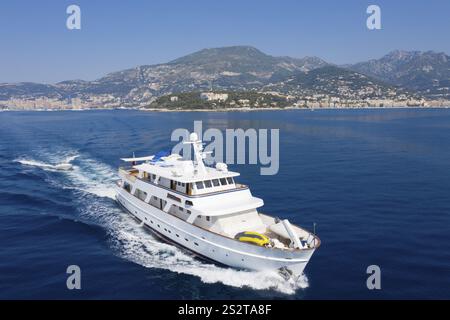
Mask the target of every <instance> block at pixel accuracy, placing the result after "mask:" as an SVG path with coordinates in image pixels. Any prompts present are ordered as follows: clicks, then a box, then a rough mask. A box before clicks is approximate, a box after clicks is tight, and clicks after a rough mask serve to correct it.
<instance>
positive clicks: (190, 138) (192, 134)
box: [189, 132, 198, 142]
mask: <svg viewBox="0 0 450 320" xmlns="http://www.w3.org/2000/svg"><path fill="white" fill-rule="evenodd" d="M189 140H190V141H192V142H193V141H197V140H198V135H197V134H196V133H195V132H192V133H191V134H190V135H189Z"/></svg>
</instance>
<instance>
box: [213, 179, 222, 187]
mask: <svg viewBox="0 0 450 320" xmlns="http://www.w3.org/2000/svg"><path fill="white" fill-rule="evenodd" d="M212 183H213V185H214V187H218V186H220V182H219V179H214V180H213V181H212Z"/></svg>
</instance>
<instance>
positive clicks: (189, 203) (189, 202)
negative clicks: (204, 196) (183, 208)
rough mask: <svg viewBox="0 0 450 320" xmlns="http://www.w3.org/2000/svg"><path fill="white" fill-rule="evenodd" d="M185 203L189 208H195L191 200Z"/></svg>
mask: <svg viewBox="0 0 450 320" xmlns="http://www.w3.org/2000/svg"><path fill="white" fill-rule="evenodd" d="M185 203H186V205H187V206H193V205H194V204H193V203H192V201H191V200H186V202H185Z"/></svg>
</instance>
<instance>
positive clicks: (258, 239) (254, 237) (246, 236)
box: [234, 231, 270, 247]
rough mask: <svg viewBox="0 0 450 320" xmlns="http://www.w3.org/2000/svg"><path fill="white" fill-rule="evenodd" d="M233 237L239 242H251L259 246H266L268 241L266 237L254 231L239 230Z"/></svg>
mask: <svg viewBox="0 0 450 320" xmlns="http://www.w3.org/2000/svg"><path fill="white" fill-rule="evenodd" d="M234 238H235V239H236V240H239V241H241V242H246V243H251V244H255V245H257V246H261V247H263V246H266V245H268V244H269V243H270V240H269V238H268V237H266V236H265V235H263V234H260V233H258V232H254V231H244V232H239V233H238V234H236V235H235V236H234Z"/></svg>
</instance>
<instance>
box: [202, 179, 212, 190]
mask: <svg viewBox="0 0 450 320" xmlns="http://www.w3.org/2000/svg"><path fill="white" fill-rule="evenodd" d="M204 182H205V188H211V187H212V183H211V180H206V181H204Z"/></svg>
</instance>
